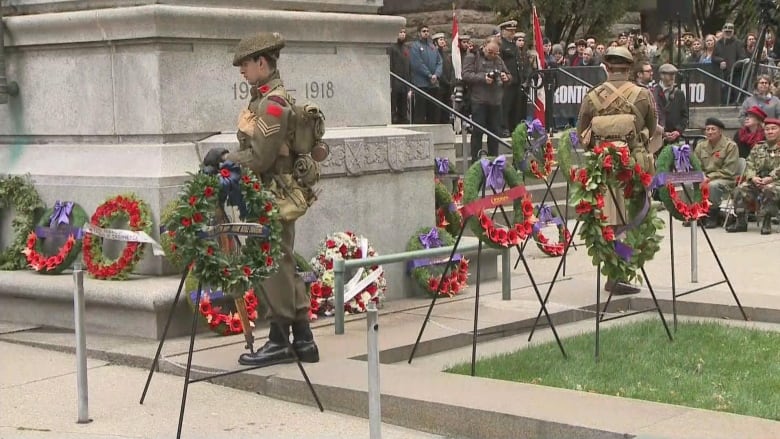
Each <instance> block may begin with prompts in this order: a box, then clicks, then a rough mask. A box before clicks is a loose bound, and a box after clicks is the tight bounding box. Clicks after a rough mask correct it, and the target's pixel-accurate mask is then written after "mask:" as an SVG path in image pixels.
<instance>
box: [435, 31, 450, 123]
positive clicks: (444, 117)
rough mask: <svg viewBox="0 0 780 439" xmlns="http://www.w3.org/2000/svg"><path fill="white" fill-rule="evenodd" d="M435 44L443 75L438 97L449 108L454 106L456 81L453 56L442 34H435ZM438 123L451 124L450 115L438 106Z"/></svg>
mask: <svg viewBox="0 0 780 439" xmlns="http://www.w3.org/2000/svg"><path fill="white" fill-rule="evenodd" d="M432 38H433V42H434V44H436V48H437V49H438V51H439V56H441V61H442V74H441V78H439V90H438V94H437V95H436V97H438V98H439V100H440V101H442V102H444V103H445V104H446V105H448V106H450V107H451V106H452V87H453V85H454V81H455V68H454V67H453V65H452V54H451V53H450V48H449V45H448V44H447V38H446V36H445V35H444V33H442V32H438V33H435V34H433V37H432ZM436 113H437V116H436V118H435V119H436V121H437V123H443V124H447V123H450V113H449V111H446V110H444V109H442V108H441V107H439V106H437V108H436Z"/></svg>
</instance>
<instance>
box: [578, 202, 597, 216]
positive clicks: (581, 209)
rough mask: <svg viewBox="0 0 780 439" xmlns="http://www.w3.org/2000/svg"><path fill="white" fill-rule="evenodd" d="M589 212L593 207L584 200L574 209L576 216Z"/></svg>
mask: <svg viewBox="0 0 780 439" xmlns="http://www.w3.org/2000/svg"><path fill="white" fill-rule="evenodd" d="M591 210H593V206H592V205H591V204H590V203H588V202H587V201H585V200H581V201H580V203H579V204H578V205H577V207H576V208H575V211H576V212H577V214H578V215H587V214H588V213H590V211H591Z"/></svg>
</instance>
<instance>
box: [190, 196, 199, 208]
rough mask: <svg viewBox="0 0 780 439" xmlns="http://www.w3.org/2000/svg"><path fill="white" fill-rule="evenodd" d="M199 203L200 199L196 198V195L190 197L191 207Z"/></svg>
mask: <svg viewBox="0 0 780 439" xmlns="http://www.w3.org/2000/svg"><path fill="white" fill-rule="evenodd" d="M197 202H198V197H196V196H195V195H193V196H191V197H190V206H194V205H195V203H197Z"/></svg>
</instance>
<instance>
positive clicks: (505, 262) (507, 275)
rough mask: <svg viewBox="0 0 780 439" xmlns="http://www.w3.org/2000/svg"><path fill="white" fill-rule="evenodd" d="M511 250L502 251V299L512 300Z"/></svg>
mask: <svg viewBox="0 0 780 439" xmlns="http://www.w3.org/2000/svg"><path fill="white" fill-rule="evenodd" d="M511 253H512V252H511V249H509V248H505V249H503V250H502V251H501V299H502V300H512V259H511V258H512V254H511Z"/></svg>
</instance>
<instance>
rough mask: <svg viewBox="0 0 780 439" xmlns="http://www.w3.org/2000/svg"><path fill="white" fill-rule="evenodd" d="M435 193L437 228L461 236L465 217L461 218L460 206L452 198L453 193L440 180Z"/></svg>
mask: <svg viewBox="0 0 780 439" xmlns="http://www.w3.org/2000/svg"><path fill="white" fill-rule="evenodd" d="M434 191H435V195H434V196H435V203H436V204H435V206H436V226H437V227H441V228H444V229H446V230H447V231H448V232H449V233H451V234H453V235H457V234H459V233H460V227H461V225H462V224H463V216H461V214H460V211H459V210H458V206H457V204H455V200H454V199H453V198H452V193H451V192H450V191H449V190H448V189H447V186H445V185H444V183H442V182H441V181H439V179H436V183H435V185H434Z"/></svg>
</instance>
